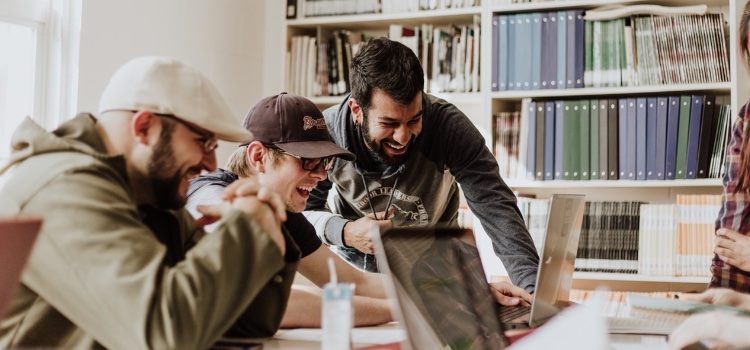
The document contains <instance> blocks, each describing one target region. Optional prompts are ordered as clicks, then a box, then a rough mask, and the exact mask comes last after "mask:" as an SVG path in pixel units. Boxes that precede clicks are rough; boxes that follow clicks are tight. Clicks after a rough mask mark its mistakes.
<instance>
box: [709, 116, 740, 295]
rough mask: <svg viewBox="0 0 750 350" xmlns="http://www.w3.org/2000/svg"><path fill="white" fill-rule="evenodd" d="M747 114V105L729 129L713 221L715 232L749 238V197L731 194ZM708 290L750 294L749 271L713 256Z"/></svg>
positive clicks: (735, 181)
mask: <svg viewBox="0 0 750 350" xmlns="http://www.w3.org/2000/svg"><path fill="white" fill-rule="evenodd" d="M748 113H750V102H749V103H747V104H745V105H744V106H742V108H741V109H740V112H739V115H738V118H737V120H736V122H735V124H734V127H733V128H732V139H731V141H730V142H729V146H728V147H727V154H726V163H725V170H724V181H723V182H724V191H723V193H722V195H721V200H722V204H721V210H720V211H719V217H718V218H717V219H716V229H717V230H718V229H719V228H728V229H731V230H733V231H737V232H739V233H742V234H745V235H748V234H750V232H749V230H748V227H749V226H750V208H749V207H748V205H750V194H748V193H746V192H740V193H736V194H735V193H734V190H735V188H736V187H737V171H738V168H739V163H740V151H741V149H742V142H743V140H742V134H743V129H744V127H745V124H746V123H747V122H748V120H747V119H748ZM711 275H712V276H711V283H710V285H709V287H710V288H714V287H725V288H731V289H734V290H737V291H740V292H743V293H748V292H750V272H748V271H742V270H740V269H738V268H736V267H734V266H732V265H729V264H727V263H725V262H724V261H722V260H721V259H720V258H719V257H718V256H717V255H715V254H714V258H713V262H712V264H711Z"/></svg>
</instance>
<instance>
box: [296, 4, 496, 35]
mask: <svg viewBox="0 0 750 350" xmlns="http://www.w3.org/2000/svg"><path fill="white" fill-rule="evenodd" d="M481 13H482V8H481V7H469V8H456V9H445V10H427V11H415V12H402V13H385V14H382V13H373V14H363V15H345V16H320V17H307V18H303V19H295V20H287V21H286V25H287V26H289V27H296V28H311V29H312V28H317V27H331V28H346V27H348V26H352V27H356V28H357V30H363V29H380V28H383V27H384V26H385V27H387V26H388V24H389V23H394V22H398V23H400V24H404V25H417V24H421V23H425V22H429V23H433V24H436V25H443V24H450V23H457V22H465V21H470V20H471V18H472V16H474V15H480V14H481Z"/></svg>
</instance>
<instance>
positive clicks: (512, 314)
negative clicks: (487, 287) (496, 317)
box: [500, 305, 531, 322]
mask: <svg viewBox="0 0 750 350" xmlns="http://www.w3.org/2000/svg"><path fill="white" fill-rule="evenodd" d="M529 312H531V307H530V306H525V305H516V306H501V307H500V320H501V321H502V322H508V321H511V320H513V319H515V318H517V317H519V316H523V315H525V314H528V313H529Z"/></svg>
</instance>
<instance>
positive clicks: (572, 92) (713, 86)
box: [491, 83, 732, 100]
mask: <svg viewBox="0 0 750 350" xmlns="http://www.w3.org/2000/svg"><path fill="white" fill-rule="evenodd" d="M731 90H732V83H705V84H684V85H651V86H623V87H602V88H583V89H547V90H513V91H498V92H493V93H492V94H491V96H492V99H495V100H520V99H522V98H526V97H530V98H550V97H579V98H586V96H607V95H634V94H671V95H675V94H679V93H681V92H685V93H689V92H704V93H705V92H709V93H717V94H726V95H729V94H730V92H731Z"/></svg>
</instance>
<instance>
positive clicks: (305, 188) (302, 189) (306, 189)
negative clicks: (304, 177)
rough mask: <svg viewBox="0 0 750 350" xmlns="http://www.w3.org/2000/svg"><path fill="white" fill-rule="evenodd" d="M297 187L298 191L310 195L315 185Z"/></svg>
mask: <svg viewBox="0 0 750 350" xmlns="http://www.w3.org/2000/svg"><path fill="white" fill-rule="evenodd" d="M296 188H297V192H300V193H302V194H303V195H308V194H310V191H312V190H313V188H315V186H297V187H296Z"/></svg>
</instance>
